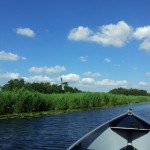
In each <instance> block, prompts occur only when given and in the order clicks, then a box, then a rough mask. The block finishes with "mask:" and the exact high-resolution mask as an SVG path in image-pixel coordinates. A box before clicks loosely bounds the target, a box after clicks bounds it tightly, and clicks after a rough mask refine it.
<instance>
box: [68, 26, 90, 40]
mask: <svg viewBox="0 0 150 150" xmlns="http://www.w3.org/2000/svg"><path fill="white" fill-rule="evenodd" d="M91 33H92V31H91V30H90V29H89V28H88V27H83V26H79V27H78V28H74V29H72V30H71V31H70V33H69V35H68V39H69V40H74V41H86V40H88V38H89V36H90V34H91Z"/></svg>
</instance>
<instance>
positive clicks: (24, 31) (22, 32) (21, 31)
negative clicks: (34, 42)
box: [16, 28, 35, 37]
mask: <svg viewBox="0 0 150 150" xmlns="http://www.w3.org/2000/svg"><path fill="white" fill-rule="evenodd" d="M16 33H17V34H19V35H23V36H27V37H34V36H35V32H34V31H33V30H32V29H30V28H17V29H16Z"/></svg>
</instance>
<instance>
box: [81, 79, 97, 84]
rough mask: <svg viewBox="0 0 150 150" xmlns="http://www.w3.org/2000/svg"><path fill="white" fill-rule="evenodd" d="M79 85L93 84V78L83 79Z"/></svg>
mask: <svg viewBox="0 0 150 150" xmlns="http://www.w3.org/2000/svg"><path fill="white" fill-rule="evenodd" d="M81 83H82V84H90V85H91V84H94V83H95V80H94V79H93V78H83V79H82V80H81Z"/></svg>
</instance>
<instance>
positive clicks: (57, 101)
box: [0, 88, 150, 115]
mask: <svg viewBox="0 0 150 150" xmlns="http://www.w3.org/2000/svg"><path fill="white" fill-rule="evenodd" d="M147 101H150V96H125V95H114V94H111V93H98V92H97V93H92V92H84V93H61V94H41V93H39V92H34V91H28V90H26V89H24V88H22V89H19V90H14V91H1V92H0V114H1V115H4V114H12V113H26V112H27V113H30V112H42V111H53V110H57V111H59V110H72V109H90V108H98V107H111V106H116V105H124V104H132V103H139V102H147Z"/></svg>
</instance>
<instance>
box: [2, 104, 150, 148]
mask: <svg viewBox="0 0 150 150" xmlns="http://www.w3.org/2000/svg"><path fill="white" fill-rule="evenodd" d="M128 108H132V109H133V111H134V113H136V114H137V115H139V116H141V117H142V118H144V119H145V120H147V121H149V122H150V115H149V113H150V103H142V104H136V105H127V106H121V107H113V108H105V109H96V110H88V111H81V112H71V113H65V114H58V115H47V116H42V117H39V118H26V119H8V120H0V149H2V150H7V149H8V150H9V149H10V150H13V149H18V150H20V149H23V150H26V149H27V150H28V149H29V150H38V149H41V150H42V149H43V150H44V149H45V150H46V149H47V150H65V149H67V148H68V147H69V146H70V145H71V144H72V143H73V142H75V141H76V140H77V139H79V138H80V137H82V136H83V135H84V134H86V133H87V132H89V131H91V130H92V129H94V128H95V127H97V126H99V125H100V124H103V123H104V122H106V121H108V120H110V119H112V118H114V117H116V116H118V115H121V114H122V113H125V112H126V111H127V109H128Z"/></svg>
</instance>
